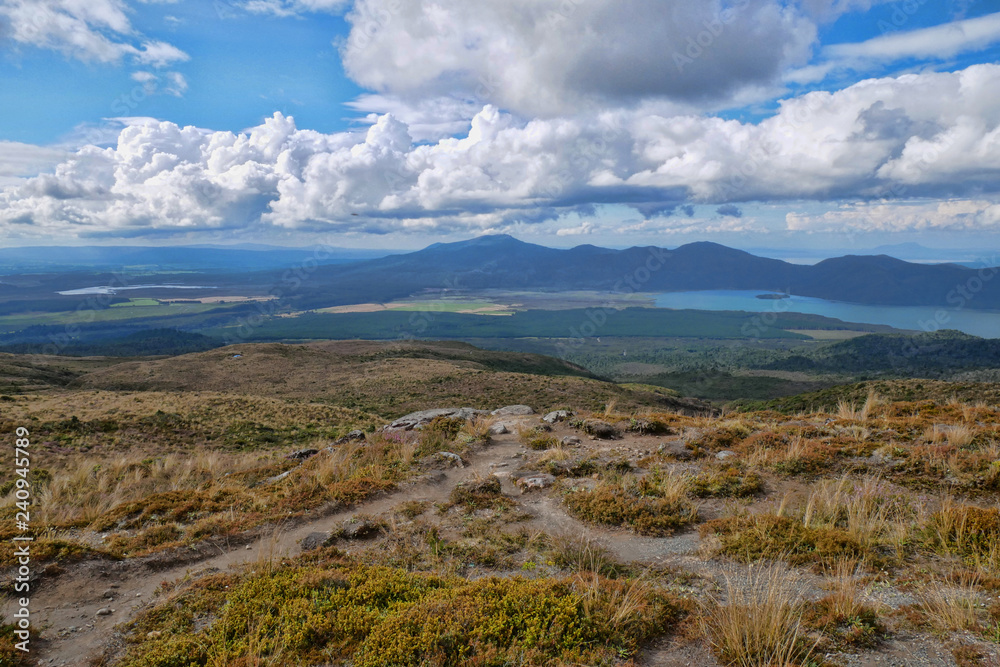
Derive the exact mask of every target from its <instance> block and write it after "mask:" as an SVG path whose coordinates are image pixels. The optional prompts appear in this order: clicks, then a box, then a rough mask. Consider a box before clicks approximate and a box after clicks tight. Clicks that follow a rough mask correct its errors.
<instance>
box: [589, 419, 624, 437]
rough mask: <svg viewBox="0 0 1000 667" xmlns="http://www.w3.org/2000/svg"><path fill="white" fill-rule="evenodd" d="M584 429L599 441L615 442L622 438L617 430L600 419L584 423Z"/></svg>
mask: <svg viewBox="0 0 1000 667" xmlns="http://www.w3.org/2000/svg"><path fill="white" fill-rule="evenodd" d="M583 428H584V430H585V431H586V432H587V433H589V434H590V435H592V436H594V437H595V438H597V439H598V440H614V439H615V438H618V437H620V436H621V433H620V432H619V431H618V429H617V428H615V427H614V426H612V425H611V424H609V423H608V422H606V421H601V420H600V419H588V420H587V421H586V422H584V424H583Z"/></svg>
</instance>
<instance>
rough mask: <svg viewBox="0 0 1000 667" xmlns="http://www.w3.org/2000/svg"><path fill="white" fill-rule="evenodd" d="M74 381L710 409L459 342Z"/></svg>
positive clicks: (283, 355)
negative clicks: (611, 403)
mask: <svg viewBox="0 0 1000 667" xmlns="http://www.w3.org/2000/svg"><path fill="white" fill-rule="evenodd" d="M236 355H239V358H236ZM73 386H74V387H77V388H82V389H104V390H113V391H168V392H188V391H195V390H198V391H217V392H228V393H233V394H239V395H253V396H266V397H280V398H283V399H309V400H311V401H318V402H324V403H330V404H335V405H339V406H343V407H347V408H354V409H359V410H363V411H366V412H370V413H373V414H377V415H380V416H382V417H384V418H387V419H390V418H395V417H398V416H399V415H402V414H405V413H406V412H410V411H413V410H418V409H422V408H423V406H426V405H429V404H430V405H457V406H469V407H474V408H485V407H487V406H496V405H510V404H517V403H526V404H529V405H536V406H538V407H539V409H541V408H552V409H555V408H558V407H560V406H562V405H566V404H571V405H580V406H587V407H588V408H591V409H597V408H599V407H601V406H603V405H605V404H607V403H609V402H611V401H616V402H617V403H618V404H619V405H621V406H623V407H627V408H628V409H635V408H638V407H640V406H654V407H661V408H673V407H676V408H679V409H688V410H699V409H705V408H706V406H704V405H703V404H700V403H698V402H696V401H687V400H686V399H678V398H675V396H674V395H673V394H672V393H671V392H669V391H667V390H657V389H653V388H649V389H638V388H627V387H621V386H619V385H616V384H613V383H610V382H604V381H601V380H598V379H595V378H594V377H593V376H592V375H591V374H590V373H589V372H588V371H586V370H585V369H583V368H581V367H579V366H574V365H573V364H570V363H567V362H564V361H561V360H558V359H554V358H552V357H545V356H542V355H536V354H524V353H512V352H492V351H485V350H479V349H477V348H474V347H472V346H471V345H467V344H464V343H415V342H404V343H376V342H365V341H336V342H321V343H310V344H306V345H282V344H246V345H236V346H230V347H225V348H219V349H215V350H211V351H208V352H201V353H196V354H187V355H182V356H179V357H172V358H169V359H163V360H140V361H123V362H121V363H118V364H114V365H111V366H109V367H107V368H104V369H101V370H96V371H94V372H91V373H87V374H85V375H82V376H80V377H79V378H77V379H76V380H75V382H74V384H73Z"/></svg>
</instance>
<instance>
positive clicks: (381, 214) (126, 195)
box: [0, 65, 1000, 235]
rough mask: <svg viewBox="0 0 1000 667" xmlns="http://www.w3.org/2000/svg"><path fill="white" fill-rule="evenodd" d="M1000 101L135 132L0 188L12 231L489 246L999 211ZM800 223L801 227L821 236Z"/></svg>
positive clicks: (884, 96)
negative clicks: (780, 215)
mask: <svg viewBox="0 0 1000 667" xmlns="http://www.w3.org/2000/svg"><path fill="white" fill-rule="evenodd" d="M998 89H1000V66H998V65H977V66H973V67H970V68H968V69H966V70H963V71H960V72H955V73H923V74H910V75H905V76H901V77H898V78H885V79H872V80H867V81H862V82H860V83H858V84H856V85H854V86H851V87H849V88H846V89H844V90H841V91H837V92H835V93H827V92H814V93H810V94H808V95H805V96H802V97H798V98H794V99H790V100H786V101H784V102H782V103H781V106H780V110H779V112H778V114H777V115H775V116H774V117H772V118H768V119H766V120H764V121H761V122H760V123H757V124H751V123H741V122H738V121H734V120H722V119H719V118H711V117H704V116H698V115H680V116H670V115H663V116H660V115H655V114H650V113H647V111H646V110H623V109H619V110H615V111H605V112H602V113H599V114H593V115H588V114H578V115H574V116H572V117H557V118H549V119H535V120H532V121H529V122H524V121H522V120H519V119H518V117H517V116H514V115H511V114H508V113H503V112H501V111H499V110H498V109H497V108H495V107H492V106H487V107H485V108H483V109H482V110H481V111H480V112H479V113H478V114H477V115H476V116H475V118H474V119H473V120H472V122H471V126H470V128H469V130H468V132H467V134H466V136H463V137H461V138H450V137H448V138H442V139H439V140H437V141H435V142H433V143H428V144H419V143H416V142H414V137H413V133H412V132H411V128H410V127H409V126H408V125H407V123H404V122H402V121H401V120H399V119H397V118H394V117H393V116H391V115H383V116H381V117H379V118H378V120H377V122H376V123H374V124H373V125H372V126H371V127H370V128H369V129H368V130H367V131H366V132H355V133H338V134H321V133H318V132H313V131H309V130H301V129H298V128H296V126H295V124H294V121H293V120H292V119H291V118H288V117H285V116H283V115H281V114H275V116H274V117H273V118H269V119H267V121H266V122H265V123H264V124H263V125H261V126H259V127H256V128H253V129H252V130H249V131H248V132H246V133H243V134H234V133H231V132H210V131H206V130H200V129H198V128H193V127H185V128H182V127H178V126H177V125H174V124H172V123H166V122H156V121H151V120H148V119H132V120H126V121H123V122H124V123H125V125H126V126H125V127H124V128H123V129H121V131H120V135H119V137H118V140H117V142H116V144H115V145H114V146H112V147H109V148H103V149H102V148H97V147H85V148H83V149H81V150H80V151H79V152H78V153H76V154H74V155H73V156H71V157H70V158H68V159H66V160H64V161H63V162H62V163H61V164H59V165H58V167H56V168H55V169H54V171H53V172H52V173H49V174H44V175H41V176H38V177H36V178H34V179H31V180H29V181H27V182H26V183H23V184H21V185H19V186H16V187H7V188H5V189H4V190H3V191H2V192H0V229H3V228H4V227H5V225H7V226H9V225H12V224H19V225H21V227H19V228H21V229H24V224H25V223H26V222H29V221H30V222H32V223H34V225H35V227H34V229H36V230H37V231H38V233H39V234H45V233H47V232H48V231H49V230H50V229H55V230H58V231H63V232H65V231H66V230H74V231H75V232H77V233H80V234H85V235H86V234H102V233H118V234H123V233H127V234H142V233H147V232H157V233H163V232H169V231H178V230H205V229H228V228H242V227H246V226H250V227H251V228H253V227H278V228H283V229H302V230H318V229H334V230H338V231H361V232H378V233H382V232H392V231H401V232H406V231H414V230H420V231H427V230H437V231H447V230H463V231H480V230H484V229H491V228H494V229H495V228H503V227H505V226H509V225H512V224H515V223H523V224H536V223H539V222H544V221H547V220H553V219H558V218H561V217H564V216H570V215H571V214H576V216H577V218H576V220H580V219H583V218H584V217H585V216H587V215H590V214H591V213H592V212H593V207H594V206H595V205H601V204H624V205H627V206H630V207H632V208H634V209H635V210H636V211H638V212H640V214H642V215H644V216H660V217H658V218H657V220H668V222H669V224H667V225H666V226H667V227H671V226H672V225H681V226H684V227H685V228H688V227H690V226H691V225H698V224H702V225H705V224H707V225H714V228H717V229H726V230H729V231H740V230H751V229H754V228H755V227H754V226H755V225H756V224H757V223H756V221H754V220H752V219H749V217H745V218H742V219H740V218H734V217H724V216H723V217H721V218H720V219H717V220H712V221H709V222H707V223H706V222H700V221H697V220H692V219H690V218H687V219H681V217H680V216H675V217H674V218H664V217H663V216H664V215H666V214H668V213H669V212H670V211H671V210H673V209H675V208H677V207H678V206H682V205H685V204H688V203H691V202H694V203H704V204H711V205H712V207H713V208H715V207H719V206H720V205H722V204H727V203H736V204H738V203H741V202H754V201H772V202H774V201H800V200H817V201H839V200H845V199H865V200H872V199H883V198H885V199H888V200H902V199H913V198H921V197H939V198H946V199H949V200H952V199H953V200H956V201H965V200H975V201H979V200H982V201H989V199H990V197H991V196H995V195H1000V97H998V96H997V95H996V94H995V92H996V90H998ZM885 206H887V207H888V208H893V206H891V205H890V204H885ZM688 210H690V209H688ZM720 210H734V209H729V208H725V209H720ZM942 211H943V212H942V213H941V215H942V216H943V215H945V214H950V213H954V210H953V209H947V208H945V209H942ZM842 215H847V214H846V213H845V214H842ZM955 215H956V216H959V213H955ZM962 215H964V217H962V218H961V219H963V220H966V221H968V224H969V225H976V224H982V225H986V224H988V223H989V224H992V223H990V222H989V221H990V220H992V219H993V218H990V217H989V215H985V216H980V217H975V216H972V217H970V216H969V215H965V214H962ZM991 215H992V214H991ZM959 217H961V216H959ZM855 219H856V220H859V221H862V222H859V223H858V224H863V220H865V219H867V218H861V217H858V216H857V215H855ZM942 219H943V218H942ZM801 220H805V221H806V222H801V221H800V220H799V219H792V220H790V221H789V224H790V226H793V225H796V224H798V225H802V228H806V227H807V226H808V225H809V224H812V223H810V222H809V221H808V219H806V218H802V219H801ZM575 224H577V222H575V221H574V222H572V223H570V224H569V225H568V228H569V229H572V228H573V225H575ZM830 224H833V223H830ZM875 224H876V223H873V228H878V227H875V226H874V225H875ZM877 224H888V223H877ZM566 233H570V232H564V234H566Z"/></svg>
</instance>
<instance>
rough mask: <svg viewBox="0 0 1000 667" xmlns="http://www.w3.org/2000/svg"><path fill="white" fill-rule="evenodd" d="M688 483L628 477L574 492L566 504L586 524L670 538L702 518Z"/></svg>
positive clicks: (667, 479)
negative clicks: (608, 526)
mask: <svg viewBox="0 0 1000 667" xmlns="http://www.w3.org/2000/svg"><path fill="white" fill-rule="evenodd" d="M687 483H688V482H687V479H686V478H682V477H679V476H674V475H669V476H667V477H659V476H646V477H641V478H639V477H635V476H634V475H626V476H625V477H623V478H622V479H621V480H620V481H611V482H609V481H605V482H602V483H600V484H599V485H598V486H597V487H596V488H594V489H592V490H588V489H576V490H571V491H570V492H569V493H567V494H566V498H565V502H566V506H567V507H568V508H569V510H570V511H571V512H572V513H573V514H575V515H577V516H578V517H580V518H581V519H584V520H586V521H591V522H593V523H601V524H605V525H610V526H627V527H629V528H631V529H633V530H634V531H636V532H637V533H639V534H640V535H670V534H671V533H673V532H674V531H675V530H677V529H678V528H682V527H684V526H686V525H688V524H691V523H693V522H694V521H696V520H697V518H698V510H697V508H696V507H695V506H694V504H692V503H691V501H690V500H688V499H687V497H686V489H687Z"/></svg>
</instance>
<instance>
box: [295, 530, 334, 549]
mask: <svg viewBox="0 0 1000 667" xmlns="http://www.w3.org/2000/svg"><path fill="white" fill-rule="evenodd" d="M328 539H330V535H329V534H327V533H319V532H316V533H309V534H308V535H306V536H305V537H303V538H302V540H301V541H300V542H299V546H301V547H302V550H303V551H312V550H313V549H316V548H319V547H321V546H323V545H324V544H326V541H327V540H328Z"/></svg>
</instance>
